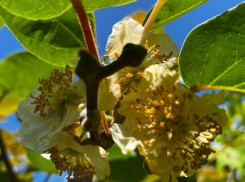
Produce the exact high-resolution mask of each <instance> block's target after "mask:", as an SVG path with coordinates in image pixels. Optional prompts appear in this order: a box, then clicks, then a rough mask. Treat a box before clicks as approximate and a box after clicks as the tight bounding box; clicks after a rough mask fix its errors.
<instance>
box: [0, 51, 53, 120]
mask: <svg viewBox="0 0 245 182" xmlns="http://www.w3.org/2000/svg"><path fill="white" fill-rule="evenodd" d="M52 71H53V68H52V67H51V66H50V65H49V64H47V63H44V62H43V61H41V60H40V59H38V58H36V57H35V56H33V55H32V54H30V53H28V52H20V53H16V54H13V55H11V56H9V57H8V58H6V59H4V60H3V61H1V62H0V78H1V79H0V98H2V99H3V100H2V101H1V102H0V115H6V114H9V113H13V112H16V111H17V106H18V103H19V101H21V100H23V99H25V98H26V96H27V95H28V94H29V93H30V92H31V91H32V89H34V88H36V87H37V85H38V79H39V78H47V77H49V76H50V74H51V72H52Z"/></svg>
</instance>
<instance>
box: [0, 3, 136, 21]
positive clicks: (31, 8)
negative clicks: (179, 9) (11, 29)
mask: <svg viewBox="0 0 245 182" xmlns="http://www.w3.org/2000/svg"><path fill="white" fill-rule="evenodd" d="M133 1H135V0H82V2H83V5H84V7H85V10H86V11H87V12H92V11H94V10H97V9H101V8H106V7H110V6H117V5H122V4H127V3H130V2H133ZM0 5H1V6H2V7H3V8H4V9H5V10H7V11H8V12H10V13H11V14H13V15H15V16H20V17H22V18H26V19H29V20H47V19H52V18H55V17H58V16H60V15H61V14H63V13H64V12H66V11H67V10H68V9H70V8H71V7H72V4H71V3H70V0H21V2H20V1H19V0H0Z"/></svg>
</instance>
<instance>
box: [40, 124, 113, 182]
mask: <svg viewBox="0 0 245 182" xmlns="http://www.w3.org/2000/svg"><path fill="white" fill-rule="evenodd" d="M78 127H79V128H80V124H78ZM68 128H69V127H68ZM45 146H46V147H47V148H48V149H47V150H46V153H49V154H50V159H51V161H52V162H53V163H54V164H55V168H56V169H58V170H60V175H61V174H62V173H63V171H67V173H68V178H69V177H70V176H72V175H73V177H74V178H75V179H79V178H83V179H84V178H85V177H86V176H87V177H89V178H92V176H93V175H96V176H97V177H98V178H99V179H101V180H102V179H104V178H105V176H109V174H110V167H109V163H108V159H107V158H108V154H107V153H106V151H105V150H104V149H103V148H101V147H99V146H97V145H95V144H94V143H93V141H92V140H90V139H88V138H85V139H82V141H81V142H80V139H79V137H78V136H77V134H76V133H71V132H70V130H66V131H61V132H59V133H56V134H55V135H54V136H53V137H51V138H50V140H46V145H45Z"/></svg>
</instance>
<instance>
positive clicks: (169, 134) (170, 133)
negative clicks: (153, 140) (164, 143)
mask: <svg viewBox="0 0 245 182" xmlns="http://www.w3.org/2000/svg"><path fill="white" fill-rule="evenodd" d="M172 138H173V134H172V132H169V133H168V140H171V139H172Z"/></svg>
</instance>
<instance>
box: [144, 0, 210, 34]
mask: <svg viewBox="0 0 245 182" xmlns="http://www.w3.org/2000/svg"><path fill="white" fill-rule="evenodd" d="M207 1H208V0H169V1H166V3H165V4H164V5H163V7H162V8H161V11H160V12H159V14H158V15H157V18H156V20H155V22H154V23H153V25H152V27H151V29H150V31H154V30H157V29H158V28H160V27H162V26H164V25H166V24H168V23H169V22H171V21H173V20H175V19H176V18H179V17H180V16H182V15H184V14H185V13H187V12H189V11H191V10H193V9H195V8H196V7H198V6H200V5H201V4H203V3H205V2H207ZM153 7H154V6H153ZM153 7H152V8H151V9H150V10H149V12H148V13H147V15H146V18H145V20H144V22H143V25H144V24H145V23H146V21H147V19H148V18H149V16H150V14H151V12H152V10H153Z"/></svg>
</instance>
